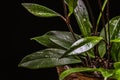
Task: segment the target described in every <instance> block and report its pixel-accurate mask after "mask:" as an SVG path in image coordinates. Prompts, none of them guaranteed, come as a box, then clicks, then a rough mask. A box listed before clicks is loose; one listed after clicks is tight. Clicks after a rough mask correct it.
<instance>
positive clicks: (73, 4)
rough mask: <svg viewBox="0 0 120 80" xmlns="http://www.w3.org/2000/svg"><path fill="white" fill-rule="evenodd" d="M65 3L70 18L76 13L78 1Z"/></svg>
mask: <svg viewBox="0 0 120 80" xmlns="http://www.w3.org/2000/svg"><path fill="white" fill-rule="evenodd" d="M65 3H66V4H67V5H68V9H69V14H68V16H70V15H71V14H72V13H73V12H74V9H75V7H76V6H77V0H65Z"/></svg>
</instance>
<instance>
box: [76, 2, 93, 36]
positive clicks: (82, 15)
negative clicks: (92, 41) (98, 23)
mask: <svg viewBox="0 0 120 80" xmlns="http://www.w3.org/2000/svg"><path fill="white" fill-rule="evenodd" d="M74 15H75V17H76V20H77V23H78V25H79V28H80V31H81V33H82V35H83V36H84V37H86V36H90V35H91V28H92V25H91V23H90V20H89V15H88V12H87V8H86V7H85V4H84V2H83V0H78V1H77V6H76V8H75V9H74Z"/></svg>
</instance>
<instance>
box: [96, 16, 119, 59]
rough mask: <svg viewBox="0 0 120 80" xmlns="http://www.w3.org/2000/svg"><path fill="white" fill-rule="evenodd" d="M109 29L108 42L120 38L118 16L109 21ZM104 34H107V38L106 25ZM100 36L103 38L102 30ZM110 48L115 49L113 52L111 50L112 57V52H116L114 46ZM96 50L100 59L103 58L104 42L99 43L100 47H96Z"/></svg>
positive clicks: (104, 51)
mask: <svg viewBox="0 0 120 80" xmlns="http://www.w3.org/2000/svg"><path fill="white" fill-rule="evenodd" d="M109 27H110V40H113V39H117V38H120V16H116V17H114V18H112V19H111V20H110V21H109ZM106 33H107V36H108V24H106ZM100 36H102V37H103V38H105V32H104V28H103V29H102V31H101V32H100ZM107 41H109V40H108V37H107ZM118 46H119V45H118ZM112 48H114V49H115V50H114V49H111V51H112V52H111V53H113V54H112V55H114V52H116V46H112ZM98 50H99V53H100V55H101V57H103V56H104V54H105V53H106V48H105V43H104V42H103V43H100V45H99V47H98ZM117 51H118V50H117ZM116 53H118V52H116Z"/></svg>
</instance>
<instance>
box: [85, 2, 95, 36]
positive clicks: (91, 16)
mask: <svg viewBox="0 0 120 80" xmlns="http://www.w3.org/2000/svg"><path fill="white" fill-rule="evenodd" d="M85 2H86V5H87V8H88V11H89V13H90V18H91V22H92V25H93V28H92V32H93V33H95V18H94V16H93V13H92V9H91V6H90V4H89V2H88V0H85ZM93 35H95V34H93Z"/></svg>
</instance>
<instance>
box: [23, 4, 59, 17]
mask: <svg viewBox="0 0 120 80" xmlns="http://www.w3.org/2000/svg"><path fill="white" fill-rule="evenodd" d="M22 5H23V6H24V7H25V8H26V9H27V10H28V11H29V12H30V13H32V14H33V15H35V16H38V17H55V16H60V14H58V13H57V12H55V11H53V10H51V9H49V8H47V7H45V6H42V5H39V4H35V3H22Z"/></svg>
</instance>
